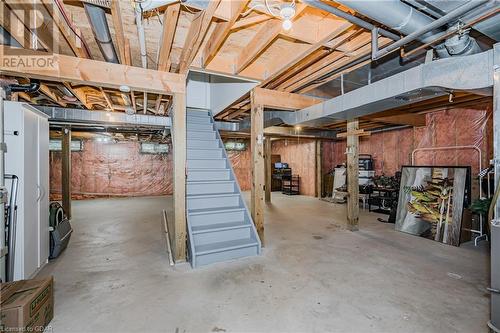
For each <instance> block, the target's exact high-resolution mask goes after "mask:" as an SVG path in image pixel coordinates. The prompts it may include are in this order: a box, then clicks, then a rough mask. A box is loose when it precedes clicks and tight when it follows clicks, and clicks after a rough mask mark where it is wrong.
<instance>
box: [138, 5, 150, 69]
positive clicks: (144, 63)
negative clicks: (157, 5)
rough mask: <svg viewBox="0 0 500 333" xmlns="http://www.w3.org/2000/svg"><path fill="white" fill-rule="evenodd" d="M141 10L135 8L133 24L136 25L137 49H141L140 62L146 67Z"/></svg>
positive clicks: (146, 58)
mask: <svg viewBox="0 0 500 333" xmlns="http://www.w3.org/2000/svg"><path fill="white" fill-rule="evenodd" d="M139 6H140V4H139ZM141 12H142V10H137V9H136V10H135V24H136V25H137V34H138V35H139V49H140V51H141V62H142V67H143V68H148V57H147V52H146V38H145V34H144V25H143V24H142V14H141Z"/></svg>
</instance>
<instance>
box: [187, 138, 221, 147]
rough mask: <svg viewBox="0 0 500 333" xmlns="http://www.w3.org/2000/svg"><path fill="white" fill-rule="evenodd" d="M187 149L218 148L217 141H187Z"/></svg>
mask: <svg viewBox="0 0 500 333" xmlns="http://www.w3.org/2000/svg"><path fill="white" fill-rule="evenodd" d="M187 148H188V149H190V148H195V149H196V148H197V149H205V148H219V140H189V139H188V140H187Z"/></svg>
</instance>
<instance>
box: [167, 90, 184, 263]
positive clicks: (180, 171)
mask: <svg viewBox="0 0 500 333" xmlns="http://www.w3.org/2000/svg"><path fill="white" fill-rule="evenodd" d="M173 113H174V114H173V117H172V120H173V126H172V140H173V141H172V147H173V159H174V170H173V171H174V184H173V185H174V194H173V197H174V198H173V199H174V231H173V235H174V239H173V241H172V242H171V244H173V246H174V249H173V252H174V256H175V260H176V261H184V260H185V259H186V96H185V94H175V95H174V110H173Z"/></svg>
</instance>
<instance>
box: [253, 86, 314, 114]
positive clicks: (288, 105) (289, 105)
mask: <svg viewBox="0 0 500 333" xmlns="http://www.w3.org/2000/svg"><path fill="white" fill-rule="evenodd" d="M253 91H254V100H255V103H256V104H259V105H263V106H264V107H266V108H273V109H280V110H300V109H304V108H307V107H309V106H311V105H314V104H318V103H321V102H323V100H322V99H319V98H315V97H311V96H305V95H300V94H292V93H288V92H283V91H276V90H270V89H263V88H254V89H253Z"/></svg>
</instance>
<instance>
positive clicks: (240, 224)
mask: <svg viewBox="0 0 500 333" xmlns="http://www.w3.org/2000/svg"><path fill="white" fill-rule="evenodd" d="M250 227H251V226H250V224H248V223H245V221H236V222H226V223H213V224H207V225H199V226H194V227H193V234H203V233H209V232H216V231H222V230H231V229H240V228H250Z"/></svg>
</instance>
